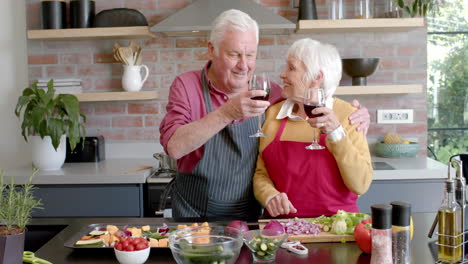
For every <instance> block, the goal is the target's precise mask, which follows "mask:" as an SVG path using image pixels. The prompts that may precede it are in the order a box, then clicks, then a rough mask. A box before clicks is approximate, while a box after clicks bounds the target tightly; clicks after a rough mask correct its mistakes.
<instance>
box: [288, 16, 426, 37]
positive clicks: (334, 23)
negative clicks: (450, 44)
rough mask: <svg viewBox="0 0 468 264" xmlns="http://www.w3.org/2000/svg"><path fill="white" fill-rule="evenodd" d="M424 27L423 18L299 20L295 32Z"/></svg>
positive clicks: (395, 29) (361, 30)
mask: <svg viewBox="0 0 468 264" xmlns="http://www.w3.org/2000/svg"><path fill="white" fill-rule="evenodd" d="M420 27H424V18H422V17H417V18H372V19H336V20H299V21H298V22H297V27H296V33H300V34H310V33H336V32H391V31H409V30H413V29H417V28H420Z"/></svg>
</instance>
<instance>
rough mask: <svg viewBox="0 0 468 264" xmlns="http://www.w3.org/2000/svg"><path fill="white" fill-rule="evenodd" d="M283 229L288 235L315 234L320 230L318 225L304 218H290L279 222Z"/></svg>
mask: <svg viewBox="0 0 468 264" xmlns="http://www.w3.org/2000/svg"><path fill="white" fill-rule="evenodd" d="M281 224H282V225H283V227H284V230H285V232H286V233H287V234H289V235H301V234H307V235H316V234H318V233H320V232H321V231H322V229H321V228H320V226H319V225H316V224H312V223H310V222H307V221H305V220H304V219H298V218H294V219H290V220H289V221H288V222H285V223H281Z"/></svg>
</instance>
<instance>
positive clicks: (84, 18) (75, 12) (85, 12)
mask: <svg viewBox="0 0 468 264" xmlns="http://www.w3.org/2000/svg"><path fill="white" fill-rule="evenodd" d="M95 8H96V7H95V2H94V0H72V1H70V26H71V27H72V28H89V27H92V26H93V24H94V16H95Z"/></svg>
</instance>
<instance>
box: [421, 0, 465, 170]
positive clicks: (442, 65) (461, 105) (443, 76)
mask: <svg viewBox="0 0 468 264" xmlns="http://www.w3.org/2000/svg"><path fill="white" fill-rule="evenodd" d="M445 2H446V3H445V4H444V5H443V6H441V7H440V12H439V13H438V14H430V15H428V16H427V22H428V37H427V42H428V43H427V45H428V49H427V58H428V80H427V86H428V93H427V104H428V107H427V109H428V147H429V156H431V155H432V156H433V157H435V158H436V159H437V160H439V161H441V162H444V163H446V164H448V159H449V158H450V156H451V155H454V154H458V153H464V152H467V147H468V95H467V93H466V91H467V89H468V35H467V34H468V23H467V17H468V0H446V1H445Z"/></svg>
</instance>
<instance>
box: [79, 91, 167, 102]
mask: <svg viewBox="0 0 468 264" xmlns="http://www.w3.org/2000/svg"><path fill="white" fill-rule="evenodd" d="M74 95H75V96H76V97H77V98H78V101H80V102H106V101H136V100H155V99H158V92H157V91H140V92H104V93H81V94H74Z"/></svg>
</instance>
